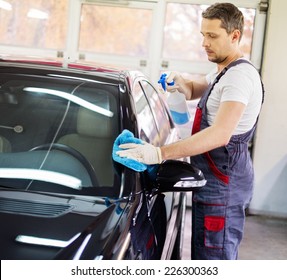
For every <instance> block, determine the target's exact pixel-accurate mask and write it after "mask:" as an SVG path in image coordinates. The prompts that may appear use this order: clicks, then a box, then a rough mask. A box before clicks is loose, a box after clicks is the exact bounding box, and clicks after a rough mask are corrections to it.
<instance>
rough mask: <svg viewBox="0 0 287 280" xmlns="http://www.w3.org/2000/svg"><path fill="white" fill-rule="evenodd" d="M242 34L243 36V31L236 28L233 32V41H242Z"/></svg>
mask: <svg viewBox="0 0 287 280" xmlns="http://www.w3.org/2000/svg"><path fill="white" fill-rule="evenodd" d="M240 36H241V32H240V31H239V30H238V29H235V30H234V31H233V32H232V42H233V43H234V42H235V41H238V42H239V41H240Z"/></svg>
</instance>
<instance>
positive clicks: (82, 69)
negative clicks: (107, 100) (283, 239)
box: [0, 56, 144, 85]
mask: <svg viewBox="0 0 287 280" xmlns="http://www.w3.org/2000/svg"><path fill="white" fill-rule="evenodd" d="M3 66H4V67H5V68H7V67H8V68H9V67H13V68H14V67H17V68H25V69H30V70H31V71H32V70H33V69H35V67H36V68H37V70H43V71H45V70H52V71H61V72H65V73H70V74H71V73H74V74H78V75H88V76H92V77H94V78H95V77H96V78H98V79H100V80H101V81H104V80H105V81H107V82H113V83H126V82H128V83H129V85H131V84H132V81H133V80H134V79H135V78H136V77H142V76H144V75H143V74H142V73H141V72H140V71H138V70H132V69H124V68H120V67H111V66H108V65H100V64H97V63H92V62H69V61H65V60H63V59H62V60H57V59H45V58H37V57H35V58H34V57H17V56H5V57H1V56H0V67H3Z"/></svg>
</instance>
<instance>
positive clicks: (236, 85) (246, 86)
mask: <svg viewBox="0 0 287 280" xmlns="http://www.w3.org/2000/svg"><path fill="white" fill-rule="evenodd" d="M244 70H246V68H245V69H244ZM248 72H249V71H243V69H240V68H237V69H236V68H233V69H229V70H228V71H227V72H226V73H225V75H224V76H223V77H222V78H221V79H222V81H221V82H222V85H223V86H222V95H221V100H220V102H225V101H236V102H241V103H243V104H245V105H247V104H248V102H249V100H250V97H251V95H252V89H253V88H254V85H253V81H252V77H251V75H249V74H248Z"/></svg>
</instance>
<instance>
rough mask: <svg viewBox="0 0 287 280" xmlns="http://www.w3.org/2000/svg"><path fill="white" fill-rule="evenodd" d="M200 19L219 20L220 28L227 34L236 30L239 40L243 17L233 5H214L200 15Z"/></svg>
mask: <svg viewBox="0 0 287 280" xmlns="http://www.w3.org/2000/svg"><path fill="white" fill-rule="evenodd" d="M202 17H203V18H206V19H219V20H220V21H221V27H222V28H224V29H225V30H226V32H227V34H230V33H231V32H232V31H234V30H235V29H238V30H239V31H240V34H241V35H240V38H239V40H240V39H241V37H242V34H243V27H244V17H243V14H242V12H241V11H240V10H239V9H238V8H237V7H236V6H234V5H233V4H231V3H215V4H213V5H211V6H209V7H208V8H207V9H206V10H205V11H204V12H203V13H202Z"/></svg>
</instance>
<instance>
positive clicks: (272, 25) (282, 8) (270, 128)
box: [250, 0, 287, 217]
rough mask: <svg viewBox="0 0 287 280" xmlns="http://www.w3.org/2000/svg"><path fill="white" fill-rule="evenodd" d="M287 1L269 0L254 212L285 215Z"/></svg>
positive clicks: (286, 173)
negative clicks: (264, 96)
mask: <svg viewBox="0 0 287 280" xmlns="http://www.w3.org/2000/svg"><path fill="white" fill-rule="evenodd" d="M286 10H287V1H283V0H271V1H269V10H268V20H267V26H268V28H267V33H266V40H265V42H266V44H265V51H264V57H263V65H262V78H263V82H264V85H265V91H266V99H265V104H264V107H263V110H262V114H261V117H260V120H259V127H258V129H257V133H256V139H255V148H254V167H255V174H256V179H255V192H254V198H253V200H252V203H251V205H250V212H251V213H254V214H270V215H274V216H284V217H287V83H286V77H287V74H286V65H287V53H286V50H287V48H286V46H287V37H286V25H287V18H286Z"/></svg>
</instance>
